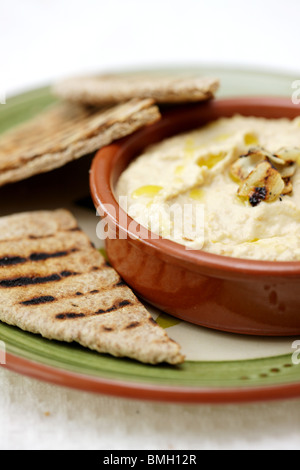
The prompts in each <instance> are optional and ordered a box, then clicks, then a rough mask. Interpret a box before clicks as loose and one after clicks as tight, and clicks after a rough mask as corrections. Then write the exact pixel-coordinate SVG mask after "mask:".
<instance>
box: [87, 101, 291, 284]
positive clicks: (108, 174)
mask: <svg viewBox="0 0 300 470" xmlns="http://www.w3.org/2000/svg"><path fill="white" fill-rule="evenodd" d="M242 104H244V105H246V106H250V107H251V106H252V107H253V108H255V107H257V106H258V107H261V106H266V107H269V108H289V109H291V108H294V107H295V105H294V104H293V103H292V100H291V99H290V98H287V97H278V96H275V97H274V96H250V97H249V96H239V97H226V98H215V99H213V100H211V101H210V102H209V104H208V103H206V105H209V106H214V107H220V108H222V107H226V106H230V105H235V106H237V105H242ZM200 106H201V107H202V106H203V103H198V104H192V105H187V106H179V107H172V108H171V109H169V110H167V111H166V112H163V111H162V118H161V120H160V121H158V122H156V123H155V124H152V125H149V126H145V127H143V128H142V129H139V130H137V131H136V132H135V133H133V134H131V135H129V136H127V137H124V138H123V139H120V140H118V141H116V142H114V143H112V144H110V145H108V146H105V147H103V148H102V149H100V150H99V151H98V152H97V153H96V155H95V157H94V159H93V161H92V165H91V169H90V193H91V196H92V200H93V202H94V205H95V208H96V210H98V209H99V208H101V212H102V213H103V214H104V215H105V216H106V217H108V219H109V220H110V221H111V222H112V223H113V224H114V225H115V226H116V227H117V228H118V230H119V231H120V233H122V234H125V236H126V237H128V240H129V241H130V243H133V244H138V245H139V246H141V244H142V245H143V249H147V250H148V251H152V253H153V254H156V255H158V256H160V257H161V258H164V259H166V258H167V260H168V262H173V263H176V264H178V263H179V264H181V265H182V266H185V267H187V266H188V267H189V269H190V270H199V268H201V271H203V270H204V271H205V272H206V273H208V274H209V273H211V274H213V276H214V277H226V278H228V277H233V278H249V277H250V278H253V276H255V277H257V276H259V277H269V278H273V277H288V278H290V277H299V275H300V261H262V260H255V259H246V258H235V257H230V256H224V255H218V254H213V253H210V252H205V251H203V250H187V249H186V247H185V246H184V245H181V244H179V243H176V242H175V241H172V240H169V239H166V238H163V237H160V236H157V235H156V236H155V238H151V235H152V232H150V231H149V230H148V229H147V228H145V227H143V226H141V225H140V224H139V223H138V222H136V221H135V220H134V219H132V218H131V217H130V216H129V215H128V214H127V213H126V212H125V211H124V210H123V209H122V208H121V207H120V205H119V203H118V201H117V200H116V198H115V195H114V188H113V183H112V173H113V171H114V165H113V164H114V163H115V161H116V160H117V159H120V158H122V155H123V154H124V153H125V151H126V150H128V149H129V151H130V149H131V147H132V146H133V145H134V143H135V142H137V141H139V140H141V139H142V138H143V137H144V136H145V135H146V134H147V133H149V132H152V133H154V132H156V131H157V130H158V129H159V130H161V129H163V128H164V126H165V125H167V124H169V123H170V119H171V120H172V119H173V118H174V117H175V116H177V115H178V114H180V113H182V112H183V111H187V112H189V110H190V109H192V110H195V109H196V108H197V107H199V109H200ZM241 114H242V113H241ZM253 115H255V114H253ZM299 115H300V109H299ZM220 117H221V115H220ZM282 117H283V118H284V117H285V116H284V115H283V116H282ZM191 130H192V127H191ZM174 135H175V134H174ZM145 147H146V146H145ZM145 147H143V148H145ZM132 157H133V158H134V155H133V156H132ZM111 207H113V208H114V210H113V212H111V211H110V208H111Z"/></svg>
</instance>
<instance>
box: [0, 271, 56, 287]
mask: <svg viewBox="0 0 300 470" xmlns="http://www.w3.org/2000/svg"><path fill="white" fill-rule="evenodd" d="M60 279H61V277H60V276H59V274H51V276H45V277H16V278H14V279H2V280H1V281H0V287H4V288H10V287H25V286H33V285H36V284H46V283H47V282H55V281H60Z"/></svg>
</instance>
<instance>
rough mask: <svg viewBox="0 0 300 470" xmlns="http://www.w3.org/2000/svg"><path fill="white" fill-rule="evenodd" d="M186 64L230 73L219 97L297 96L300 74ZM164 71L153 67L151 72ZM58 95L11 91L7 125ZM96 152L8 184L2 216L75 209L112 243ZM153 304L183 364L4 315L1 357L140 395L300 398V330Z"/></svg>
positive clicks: (65, 379)
mask: <svg viewBox="0 0 300 470" xmlns="http://www.w3.org/2000/svg"><path fill="white" fill-rule="evenodd" d="M182 70H183V71H184V72H185V71H191V72H194V71H197V72H201V73H203V74H206V75H214V76H218V77H220V80H221V83H222V86H221V89H220V91H219V93H218V96H222V97H224V96H237V95H244V96H245V95H252V96H253V95H273V96H274V95H276V96H291V95H292V92H293V89H292V82H293V81H294V80H295V79H296V78H297V77H293V76H289V75H284V74H277V73H266V72H261V71H249V70H234V69H228V68H224V69H222V68H211V69H209V68H201V67H198V68H196V67H194V68H190V69H187V68H184V69H182ZM168 71H170V69H168ZM171 71H172V70H171ZM176 71H178V69H176ZM143 72H144V71H143ZM160 72H161V70H159V71H158V70H154V71H153V70H151V73H160ZM137 73H138V72H137ZM54 101H55V99H54V98H53V96H51V93H50V89H49V88H42V89H39V90H34V91H30V92H28V93H25V94H22V95H19V96H16V97H13V98H10V99H8V102H7V104H5V105H0V133H2V132H4V131H5V130H7V129H9V128H10V127H12V126H14V125H15V124H18V123H20V122H22V121H24V120H26V119H28V118H30V117H31V116H34V115H35V114H37V113H38V112H39V111H40V110H42V109H44V108H45V107H46V106H48V105H49V104H51V103H53V102H54ZM91 159H92V157H91V156H89V157H85V158H82V159H80V160H78V161H76V162H73V163H70V164H68V165H66V166H65V167H63V168H60V169H57V170H55V171H52V172H50V173H47V174H43V175H38V176H35V177H33V178H30V179H29V180H26V181H23V182H19V183H16V184H12V185H8V186H5V187H3V188H1V189H0V201H1V205H0V216H3V215H7V214H11V213H15V212H22V211H28V210H39V209H56V208H58V207H66V208H67V209H69V210H71V211H72V212H73V214H74V215H75V216H76V217H77V219H78V220H79V224H80V226H81V227H82V228H83V229H84V230H85V231H86V232H87V233H88V235H89V236H90V237H91V239H92V240H93V241H94V243H95V244H96V245H97V246H98V248H99V249H101V250H103V245H102V242H100V241H99V240H98V239H97V237H96V226H97V223H98V221H99V219H98V218H97V215H96V211H95V209H94V207H93V204H92V201H91V199H90V196H89V181H88V173H89V168H90V164H91ZM148 308H149V310H150V311H151V313H152V315H153V317H154V318H155V319H156V320H157V322H158V323H159V324H160V325H161V326H162V327H163V328H166V329H167V331H168V334H169V336H170V337H171V338H173V339H174V340H176V341H178V342H179V343H180V344H181V345H182V349H183V352H184V353H185V355H186V362H185V363H184V364H183V365H181V366H178V367H171V366H167V365H159V366H150V365H144V364H140V363H138V362H135V361H132V360H127V359H117V358H114V357H111V356H108V355H101V354H98V353H95V352H93V351H90V350H87V349H84V348H82V347H80V346H78V345H75V344H67V343H60V342H56V341H49V340H47V339H44V338H42V337H41V336H39V335H33V334H30V333H27V332H24V331H22V330H19V329H18V328H15V327H11V326H8V325H5V324H3V323H1V322H0V340H1V341H0V363H1V362H5V364H3V366H4V367H5V366H6V367H7V368H9V369H11V370H14V371H16V372H19V373H22V374H26V375H29V376H32V377H35V378H37V379H40V380H46V381H49V382H52V383H56V384H60V385H63V386H68V387H72V388H77V389H82V390H87V391H91V392H96V393H104V394H111V395H116V396H122V397H128V398H135V399H145V400H160V401H169V402H185V403H203V402H206V403H207V402H210V403H221V402H223V403H224V402H241V401H254V400H269V399H281V398H291V397H296V396H300V367H299V365H298V364H297V362H298V354H297V349H296V346H297V344H295V341H297V338H261V337H259V338H258V337H247V336H240V335H233V334H229V333H222V332H217V331H212V330H209V329H205V328H202V327H198V326H195V325H191V324H188V323H185V322H182V321H180V320H177V319H175V318H172V317H170V316H168V315H166V314H164V313H163V312H160V311H156V310H154V309H152V308H150V307H149V306H148ZM299 344H300V342H299ZM293 346H294V347H293ZM298 349H300V346H298ZM299 357H300V353H299Z"/></svg>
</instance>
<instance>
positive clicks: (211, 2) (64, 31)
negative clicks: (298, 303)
mask: <svg viewBox="0 0 300 470" xmlns="http://www.w3.org/2000/svg"><path fill="white" fill-rule="evenodd" d="M299 18H300V2H299V0H284V1H282V0H276V1H274V0H248V1H242V0H205V1H203V0H184V1H179V0H151V1H150V0H149V1H148V0H106V1H103V0H85V1H81V2H80V1H78V0H72V1H70V0H7V1H6V0H0V21H1V24H0V46H1V49H0V51H1V57H0V58H1V61H0V90H1V89H2V90H3V89H4V88H5V90H6V92H7V94H8V95H11V94H13V93H16V92H19V91H23V90H26V89H30V88H33V87H36V86H40V85H44V84H48V83H49V82H51V81H53V80H56V79H58V78H62V77H64V76H68V75H72V74H80V73H83V72H84V73H85V72H93V71H107V70H120V69H124V68H126V69H128V68H139V67H145V66H161V65H164V66H165V65H178V64H179V65H183V64H188V65H197V64H203V63H204V64H213V65H215V64H222V65H234V66H243V67H248V68H260V67H263V68H264V69H267V70H270V69H275V70H281V71H288V72H293V73H294V75H295V78H300V59H299V57H300V51H299V39H300V34H299ZM0 388H1V412H0V448H2V449H7V448H10V449H18V448H24V449H28V448H34V449H39V448H42V449H53V448H63V449H68V448H72V449H74V448H84V449H170V450H171V449H201V448H204V449H205V448H207V449H224V448H226V449H238V448H242V449H255V448H259V449H264V448H268V449H281V448H283V449H295V448H298V449H299V448H300V432H299V422H300V401H299V400H292V401H287V402H280V403H271V404H267V403H263V404H252V405H236V406H233V405H232V406H228V407H227V406H220V407H214V406H179V405H177V406H176V405H170V406H169V405H160V404H155V405H154V404H149V403H140V402H137V403H135V402H131V401H126V400H122V399H116V398H109V397H101V396H93V395H90V394H87V393H82V392H78V391H69V390H65V389H61V388H59V387H56V386H52V385H48V384H43V383H41V382H38V381H35V380H32V379H29V378H22V377H20V376H18V375H16V374H13V373H11V372H8V371H6V370H4V369H3V368H0Z"/></svg>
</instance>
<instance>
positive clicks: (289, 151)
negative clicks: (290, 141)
mask: <svg viewBox="0 0 300 470" xmlns="http://www.w3.org/2000/svg"><path fill="white" fill-rule="evenodd" d="M276 156H277V157H278V158H280V159H281V160H284V163H285V164H287V163H296V162H298V161H299V162H300V149H299V148H298V147H284V148H282V149H280V150H278V152H276Z"/></svg>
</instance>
